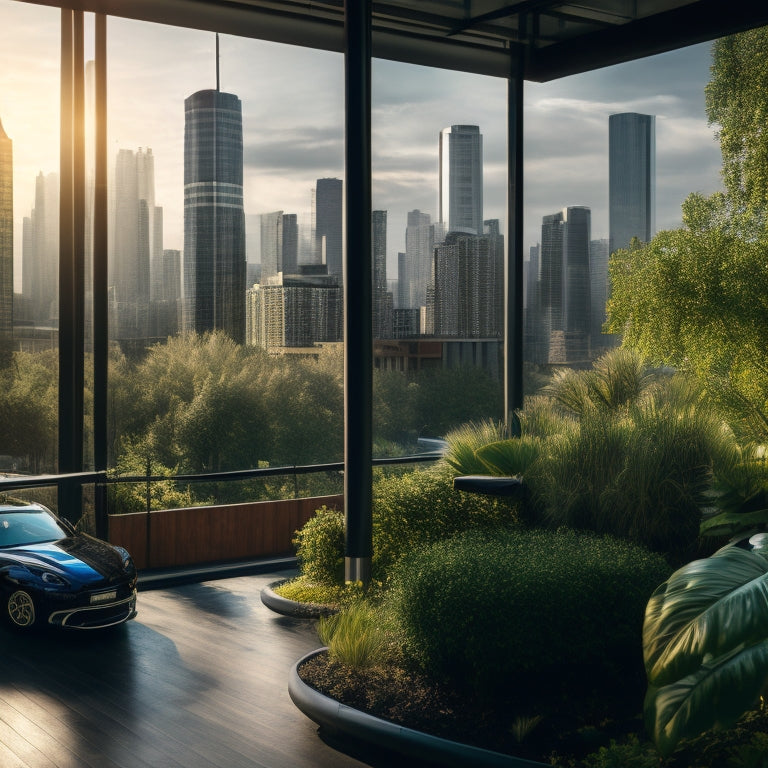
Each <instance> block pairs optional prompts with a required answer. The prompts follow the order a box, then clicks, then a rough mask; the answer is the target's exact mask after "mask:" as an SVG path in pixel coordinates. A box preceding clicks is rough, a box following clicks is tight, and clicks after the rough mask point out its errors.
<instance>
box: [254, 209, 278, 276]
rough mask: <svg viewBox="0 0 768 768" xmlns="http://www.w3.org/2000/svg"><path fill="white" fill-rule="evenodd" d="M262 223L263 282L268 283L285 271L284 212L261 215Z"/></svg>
mask: <svg viewBox="0 0 768 768" xmlns="http://www.w3.org/2000/svg"><path fill="white" fill-rule="evenodd" d="M259 221H260V224H261V241H260V242H261V282H262V284H266V283H267V282H268V281H269V280H270V279H271V278H273V277H277V273H278V272H282V271H283V212H282V211H273V212H272V213H262V214H261V216H259Z"/></svg>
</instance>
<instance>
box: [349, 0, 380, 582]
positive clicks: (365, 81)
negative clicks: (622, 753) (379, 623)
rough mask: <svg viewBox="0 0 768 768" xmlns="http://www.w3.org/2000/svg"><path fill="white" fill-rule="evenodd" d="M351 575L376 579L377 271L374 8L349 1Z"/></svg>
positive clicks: (354, 579) (365, 2) (360, 579)
mask: <svg viewBox="0 0 768 768" xmlns="http://www.w3.org/2000/svg"><path fill="white" fill-rule="evenodd" d="M344 14H345V45H344V64H345V86H346V150H345V151H346V158H345V159H346V168H345V206H346V234H347V237H346V249H345V251H344V510H345V513H344V514H345V524H346V543H345V549H344V556H345V557H344V573H345V578H346V580H347V581H348V582H362V583H363V584H364V585H367V584H368V582H369V581H370V576H371V555H372V551H373V544H372V530H373V526H372V516H371V499H372V491H371V485H372V482H373V472H372V466H371V461H372V458H373V455H372V445H371V443H372V399H373V395H372V388H373V321H372V309H373V288H372V284H373V270H372V266H371V260H372V253H371V3H370V0H354V2H350V1H349V0H348V1H347V2H346V3H345V11H344Z"/></svg>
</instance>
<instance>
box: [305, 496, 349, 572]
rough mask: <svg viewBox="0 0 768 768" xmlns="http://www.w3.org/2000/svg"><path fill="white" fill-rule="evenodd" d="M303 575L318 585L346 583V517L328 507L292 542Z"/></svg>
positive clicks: (312, 519)
mask: <svg viewBox="0 0 768 768" xmlns="http://www.w3.org/2000/svg"><path fill="white" fill-rule="evenodd" d="M293 545H294V546H295V547H296V557H297V559H298V561H299V568H300V569H301V573H302V575H303V576H305V577H306V578H307V579H308V580H309V581H315V582H318V583H319V584H328V585H333V584H341V583H343V581H344V515H343V514H342V513H341V512H338V511H337V510H335V509H328V507H326V506H325V505H323V506H322V507H320V509H318V510H317V511H316V512H315V515H314V517H312V518H310V519H309V520H308V521H307V522H306V523H305V524H304V526H303V527H302V528H301V530H299V531H296V534H295V536H294V538H293Z"/></svg>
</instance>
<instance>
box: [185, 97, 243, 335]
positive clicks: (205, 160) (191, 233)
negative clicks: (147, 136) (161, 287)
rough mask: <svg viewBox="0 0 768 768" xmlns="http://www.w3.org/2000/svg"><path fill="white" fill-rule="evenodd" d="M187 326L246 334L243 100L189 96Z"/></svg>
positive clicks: (186, 202)
mask: <svg viewBox="0 0 768 768" xmlns="http://www.w3.org/2000/svg"><path fill="white" fill-rule="evenodd" d="M183 258H184V329H185V330H186V331H187V332H197V333H204V332H205V331H212V330H223V331H225V332H226V333H227V334H228V335H229V336H231V337H232V338H233V339H234V340H235V341H237V342H239V343H243V342H244V340H245V213H244V210H243V118H242V106H241V103H240V99H239V98H238V97H237V96H235V95H233V94H231V93H222V92H221V91H218V90H206V91H198V92H197V93H193V94H192V95H191V96H189V97H188V98H187V99H185V101H184V256H183Z"/></svg>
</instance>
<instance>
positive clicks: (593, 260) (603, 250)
mask: <svg viewBox="0 0 768 768" xmlns="http://www.w3.org/2000/svg"><path fill="white" fill-rule="evenodd" d="M609 253H610V250H609V243H608V240H607V239H606V238H602V239H601V240H592V241H591V242H590V244H589V272H590V285H591V304H592V341H591V344H592V355H593V356H596V355H597V354H598V353H599V352H600V351H602V350H606V349H609V348H610V347H613V346H615V344H616V337H615V336H614V335H612V334H606V333H603V324H604V323H605V320H606V314H605V305H606V302H607V301H608V256H609Z"/></svg>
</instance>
